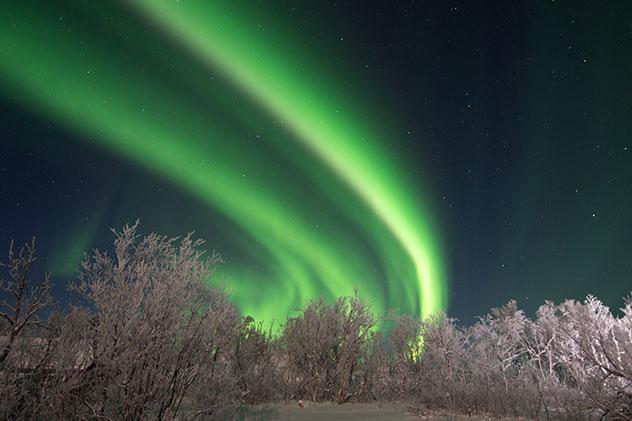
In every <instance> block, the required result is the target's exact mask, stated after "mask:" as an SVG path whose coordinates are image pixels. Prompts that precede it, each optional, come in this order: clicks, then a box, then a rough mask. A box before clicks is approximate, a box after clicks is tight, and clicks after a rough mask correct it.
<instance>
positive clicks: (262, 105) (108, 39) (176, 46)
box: [0, 0, 447, 321]
mask: <svg viewBox="0 0 632 421" xmlns="http://www.w3.org/2000/svg"><path fill="white" fill-rule="evenodd" d="M73 3H74V2H68V4H65V5H63V6H59V7H62V8H67V9H69V10H70V12H71V13H70V14H71V15H72V16H74V17H75V19H74V20H73V19H71V21H70V22H63V25H61V24H60V19H59V18H58V16H57V15H56V14H55V13H53V12H51V11H50V10H49V11H47V10H44V9H45V8H42V7H39V8H38V7H37V6H28V5H24V4H20V3H17V2H16V3H10V4H9V5H7V6H5V7H4V9H5V10H4V11H3V14H2V16H1V17H0V28H2V29H0V83H1V85H0V86H1V89H0V94H2V95H5V96H6V97H7V98H9V99H10V101H12V102H15V103H16V105H19V106H21V107H23V108H26V109H28V110H35V112H36V113H38V114H41V115H44V116H46V117H47V118H53V119H55V120H56V121H59V122H60V123H62V124H63V126H64V127H65V128H66V129H67V130H71V131H73V132H74V133H76V134H77V135H78V138H81V139H85V140H86V141H89V142H91V143H92V144H94V145H95V146H96V147H100V148H102V149H104V150H106V151H108V152H110V153H113V154H116V155H117V156H121V157H123V158H125V159H127V160H129V161H131V162H134V163H137V164H140V165H142V166H143V167H144V168H146V169H147V170H148V171H149V172H151V173H152V174H156V175H158V176H160V177H163V178H165V179H168V180H169V181H170V182H172V183H173V184H175V185H176V186H177V187H178V188H181V189H183V190H185V191H187V192H188V193H189V194H191V195H193V196H194V197H196V198H197V199H198V200H200V201H202V202H204V203H206V204H207V205H208V206H210V207H212V208H213V209H215V210H217V211H219V212H221V213H222V214H223V215H225V216H226V217H227V218H228V219H229V220H230V221H232V222H233V223H234V224H235V226H236V227H238V229H239V230H241V232H240V233H239V235H237V237H239V239H238V240H235V241H236V242H238V243H239V245H240V247H241V249H242V250H243V252H244V253H245V254H247V255H248V256H250V258H251V259H252V260H255V261H257V262H259V264H260V265H261V266H262V267H263V269H261V270H259V269H257V270H255V269H253V268H252V265H250V266H249V265H244V264H240V262H230V261H229V262H227V265H226V273H228V274H229V279H228V281H229V285H230V287H231V289H232V291H233V294H232V295H233V298H234V300H235V301H236V302H237V303H238V304H239V305H240V307H241V308H242V309H243V311H244V312H245V313H248V314H251V315H253V316H254V317H255V318H257V319H260V320H266V321H270V320H282V319H283V318H284V317H285V316H286V315H288V314H291V313H292V312H293V311H295V310H296V308H297V307H298V306H300V305H301V303H302V302H304V301H305V300H306V299H310V298H314V297H316V296H318V295H321V294H322V295H325V296H326V297H328V298H331V297H335V296H341V295H350V294H353V291H354V288H355V287H358V288H359V293H360V295H361V296H362V297H363V298H365V299H367V300H368V301H369V302H370V303H371V304H372V306H373V307H374V309H375V310H376V311H377V312H382V311H385V310H386V309H388V308H398V309H399V310H400V311H402V312H407V313H411V314H418V315H421V316H424V317H425V316H428V315H430V314H433V313H435V312H437V311H440V310H444V309H445V308H446V305H447V303H446V297H447V287H446V284H445V278H444V274H443V273H442V262H441V259H440V248H441V247H440V244H439V242H438V241H437V239H436V237H435V234H434V231H435V230H434V229H433V225H434V224H432V223H431V222H430V221H431V220H432V218H431V215H430V213H429V210H428V209H427V206H424V202H423V200H421V199H420V198H419V194H418V192H417V191H416V189H415V188H414V186H413V184H412V182H411V180H408V179H407V177H406V176H405V171H403V170H402V169H401V168H399V166H398V164H400V161H399V160H398V159H397V158H396V157H395V156H394V155H393V153H392V151H390V150H389V149H388V148H387V147H386V145H385V144H384V142H383V141H380V140H379V139H380V136H379V135H376V132H377V130H371V128H370V127H371V125H370V124H369V123H368V122H367V116H370V115H371V113H370V112H369V111H370V110H365V109H363V107H361V106H359V102H357V101H356V102H353V101H351V100H349V98H348V97H347V96H345V95H340V94H337V91H336V89H333V87H332V85H331V84H332V81H331V80H329V79H326V78H322V77H317V76H312V75H311V74H308V73H306V72H305V66H308V67H309V66H311V63H316V64H317V63H318V62H317V61H314V60H315V58H314V57H309V56H307V55H306V54H305V53H299V48H297V47H296V46H292V45H290V44H288V42H287V40H286V39H282V38H281V37H279V36H278V35H277V36H276V38H275V31H274V30H268V31H266V32H265V33H261V31H257V29H256V28H257V25H256V22H254V21H253V20H252V19H249V18H248V16H247V12H244V11H243V9H245V8H247V7H246V5H247V4H248V3H247V2H245V3H243V4H241V6H242V7H241V8H240V7H236V6H235V2H226V3H225V4H224V2H221V1H218V2H190V3H186V4H185V2H176V1H157V0H141V1H137V2H130V3H129V4H128V3H125V4H124V5H122V4H117V5H101V4H99V5H97V6H95V5H82V6H79V5H78V4H77V5H74V6H73ZM131 5H133V6H131ZM229 5H230V6H229ZM73 7H74V8H73ZM228 11H230V13H228ZM108 13H111V14H112V15H113V16H114V17H115V19H110V20H108V19H105V18H104V16H106V17H107V16H109V15H108ZM104 22H109V23H107V24H104ZM137 27H141V28H144V29H145V30H142V31H141V30H135V29H133V28H137ZM146 29H149V30H146ZM43 31H45V32H43ZM133 31H136V32H133ZM122 32H132V33H133V35H134V36H129V35H128V38H129V39H131V40H132V41H129V40H127V41H124V40H123V39H122V37H118V36H117V34H119V33H122ZM43 33H45V36H43V35H42V34H43ZM104 33H105V34H106V35H105V36H104V35H103V34H104ZM277 33H278V31H277ZM104 38H105V40H104ZM156 45H164V46H165V47H163V48H157V47H156ZM157 49H158V53H156V50H157ZM182 51H184V52H182ZM316 59H317V57H316ZM174 62H176V63H178V65H177V66H173V63H174ZM306 63H310V64H309V65H307V64H306ZM148 64H151V65H149V66H148ZM209 75H215V76H212V77H210V76H209ZM244 104H245V105H244ZM253 133H256V134H257V135H256V136H254V137H253V136H252V134H253ZM245 139H247V141H246V140H245ZM253 139H254V140H253ZM244 142H245V143H247V146H244V147H240V146H239V145H240V144H243V143H244ZM400 165H401V164H400ZM305 174H307V176H305ZM306 197H307V198H308V199H306ZM315 203H317V204H320V206H315V205H314V204H315ZM323 203H327V206H323V205H322V204H323ZM350 226H353V227H354V230H352V229H351V228H350ZM358 231H360V232H361V233H362V234H361V235H359V234H358ZM230 235H232V236H235V235H236V234H235V232H234V231H229V232H227V236H230ZM82 242H83V243H85V240H83V241H82ZM382 278H386V281H385V280H384V279H382ZM264 291H265V292H264ZM264 294H265V299H262V297H263V296H264Z"/></svg>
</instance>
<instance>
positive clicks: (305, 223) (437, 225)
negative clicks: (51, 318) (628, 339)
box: [0, 0, 632, 323]
mask: <svg viewBox="0 0 632 421" xmlns="http://www.w3.org/2000/svg"><path fill="white" fill-rule="evenodd" d="M38 3H39V4H38ZM57 3H59V4H57ZM303 3H304V4H303ZM308 3H309V4H308ZM631 136H632V5H630V4H629V2H626V1H621V2H617V1H612V2H595V1H532V2H527V1H515V2H513V1H507V2H454V1H412V2H411V1H407V2H404V1H401V2H385V1H381V2H377V1H375V2H372V1H348V2H342V1H341V2H325V1H322V2H321V1H317V2H298V3H297V2H288V1H271V0H266V1H253V0H251V1H234V0H232V1H224V0H221V1H213V2H196V1H192V0H180V1H175V0H169V1H167V0H165V1H157V0H138V1H135V2H112V3H109V2H82V1H76V0H71V1H65V2H49V1H46V2H3V3H2V4H1V5H0V216H1V218H0V252H1V253H2V254H3V255H4V254H5V253H6V249H7V245H8V242H9V240H10V239H12V238H15V239H16V241H17V242H20V243H23V242H26V241H28V240H29V239H30V238H31V236H33V235H35V236H36V237H37V239H38V244H39V252H40V253H39V254H40V257H41V259H40V264H41V266H42V269H43V270H46V271H50V272H52V275H53V279H54V280H55V290H56V294H57V297H58V299H59V300H60V301H62V302H65V301H67V298H68V297H67V295H65V293H64V292H63V291H64V286H65V284H66V283H67V282H68V281H69V280H71V279H72V278H73V276H74V275H75V273H76V270H77V268H78V266H79V262H80V260H81V258H82V255H83V253H84V252H85V251H89V250H91V249H92V248H94V247H99V248H107V247H108V244H110V243H111V241H112V239H113V235H112V234H111V232H110V231H109V229H110V228H120V227H122V226H123V225H124V224H125V223H126V222H133V221H135V220H136V219H138V218H140V220H141V231H142V232H150V231H155V232H159V233H163V234H167V235H180V234H184V233H187V232H189V231H192V230H195V232H196V235H197V236H199V237H202V238H204V239H206V240H207V244H206V247H207V248H208V249H209V250H216V251H218V252H219V253H220V254H221V255H222V257H223V259H224V261H225V263H224V264H223V265H222V267H221V268H220V270H219V271H218V272H217V274H216V276H215V278H214V280H213V282H218V283H222V284H225V285H226V286H227V287H228V289H229V290H230V291H231V296H232V299H233V300H234V301H235V302H237V303H238V304H239V305H240V307H241V308H242V310H243V312H244V313H245V314H251V315H253V316H255V317H256V318H258V319H264V320H266V321H269V320H272V319H275V320H282V318H283V317H284V316H285V315H287V314H291V313H293V312H294V311H296V309H297V308H298V307H299V306H300V305H301V304H302V303H303V302H304V301H305V300H306V299H309V298H314V297H317V296H318V295H321V294H322V295H324V296H325V297H328V298H332V297H335V296H340V295H349V294H353V291H354V288H356V287H357V288H358V289H359V294H360V295H361V296H362V297H364V298H366V299H367V300H368V301H369V302H370V303H371V304H372V305H373V307H374V308H375V309H376V310H377V311H379V312H382V311H384V310H386V309H398V310H399V311H401V312H406V313H411V314H417V315H424V316H425V315H428V314H431V313H433V312H436V311H439V310H447V311H448V313H449V314H450V315H452V316H454V317H457V318H459V319H460V320H462V321H464V322H466V323H470V322H471V321H473V320H474V319H473V318H474V317H475V316H478V315H481V314H484V313H486V312H487V311H488V310H489V308H491V307H494V306H498V305H501V304H502V303H503V302H505V301H507V300H509V299H512V298H514V299H516V300H517V301H518V303H519V305H520V306H522V307H523V308H524V309H526V310H527V311H528V312H533V311H534V310H535V309H536V308H537V306H538V305H540V304H542V303H543V301H544V300H546V299H550V300H554V301H560V300H562V299H564V298H577V299H581V298H583V297H585V296H586V294H594V295H596V296H598V297H600V298H601V299H603V300H604V302H605V303H606V304H608V305H611V306H613V307H618V306H620V305H621V304H622V297H624V296H625V295H627V294H628V293H629V292H630V291H631V290H632V256H630V252H631V251H632V137H631Z"/></svg>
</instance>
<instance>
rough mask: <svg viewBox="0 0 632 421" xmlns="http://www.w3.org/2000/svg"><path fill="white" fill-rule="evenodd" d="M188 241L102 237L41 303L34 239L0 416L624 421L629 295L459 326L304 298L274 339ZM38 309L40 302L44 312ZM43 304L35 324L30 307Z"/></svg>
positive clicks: (13, 286)
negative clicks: (388, 403) (615, 309)
mask: <svg viewBox="0 0 632 421" xmlns="http://www.w3.org/2000/svg"><path fill="white" fill-rule="evenodd" d="M201 246H202V242H200V241H195V240H193V239H192V237H191V236H186V237H184V238H181V239H170V238H167V237H163V236H159V235H156V234H151V235H148V236H145V237H141V236H139V235H137V226H136V225H134V226H128V227H125V228H124V229H123V230H122V231H121V232H119V233H116V238H115V241H114V254H113V255H112V256H109V255H108V254H107V253H104V252H99V251H96V252H94V253H93V254H92V255H91V256H89V257H88V258H86V260H85V261H84V262H83V264H82V268H81V270H80V273H79V275H78V279H77V281H76V283H74V284H73V285H71V286H70V289H71V290H72V292H73V294H74V295H73V296H74V297H75V298H74V299H73V306H72V307H71V308H70V309H65V310H64V311H61V310H59V309H57V310H55V308H54V304H53V300H52V298H51V296H50V282H49V279H48V277H45V278H44V279H43V280H41V281H40V282H33V280H32V279H30V269H31V266H32V264H33V263H34V261H35V249H34V245H30V246H27V247H25V248H23V249H22V250H21V251H19V252H16V253H14V252H13V248H12V247H11V250H10V253H9V258H8V261H7V262H6V263H5V264H4V266H5V268H6V269H7V274H8V277H7V278H6V279H4V280H3V281H2V283H1V284H0V287H1V291H0V299H1V301H0V319H1V320H2V324H1V325H0V326H1V327H0V329H1V330H0V335H1V337H0V418H1V419H91V420H92V419H110V420H114V419H116V420H118V419H126V420H127V419H143V420H145V419H169V418H170V419H174V418H177V419H229V418H231V417H235V416H237V415H238V414H242V415H243V412H240V411H239V408H243V407H244V406H245V405H253V404H260V403H269V402H274V401H279V400H312V401H334V402H337V403H345V402H348V401H370V400H405V401H408V402H410V409H411V410H412V411H415V412H417V413H420V414H423V413H432V412H435V411H440V412H446V411H447V412H450V413H462V414H473V413H486V414H489V415H493V416H526V417H530V418H536V419H573V420H579V419H597V418H604V419H617V420H630V419H632V303H631V302H630V300H626V302H625V307H624V308H623V309H622V313H621V315H620V316H615V315H613V314H612V313H611V312H610V310H609V309H608V308H607V307H606V306H604V305H603V304H602V303H601V302H599V301H598V300H597V299H595V298H593V297H588V298H587V299H586V300H585V301H584V302H583V303H580V302H577V301H573V300H567V301H565V302H563V303H562V304H559V305H556V304H553V303H549V302H547V303H545V304H544V305H542V306H541V307H540V309H539V310H538V312H537V315H536V318H535V320H530V319H529V318H527V317H526V316H525V314H524V313H523V312H522V311H521V310H519V309H518V308H517V306H516V303H515V302H513V301H511V302H509V303H507V304H506V305H505V306H503V307H500V308H498V309H493V310H492V311H491V313H490V314H488V315H486V316H484V317H482V318H480V319H479V321H478V322H477V323H476V324H475V325H473V326H471V327H461V326H458V325H457V324H456V323H455V321H454V320H453V319H450V318H448V317H447V316H445V315H437V316H436V317H433V318H431V319H428V320H424V321H421V320H418V319H415V318H412V317H410V316H396V317H395V316H394V317H389V318H388V319H389V320H388V321H387V322H388V323H390V324H391V325H392V328H391V329H390V333H389V334H388V335H382V334H381V333H380V332H379V331H378V330H377V329H376V326H377V324H378V319H377V318H376V316H375V315H374V314H373V313H372V311H371V309H370V307H369V306H368V305H367V304H366V303H365V302H363V301H362V300H361V299H359V298H357V297H345V298H340V299H338V300H337V301H335V302H333V303H330V302H326V301H324V300H322V299H319V300H315V301H311V302H308V303H307V304H306V305H305V307H304V308H303V309H302V311H301V312H300V314H299V315H298V316H297V317H292V318H288V320H287V321H286V322H285V324H284V325H283V326H282V327H281V329H280V333H279V334H278V335H273V334H272V333H271V332H270V331H267V330H265V329H264V328H263V325H262V324H261V323H260V322H256V321H254V320H252V318H250V317H246V318H243V317H242V316H241V315H240V313H239V312H238V310H237V308H236V307H235V306H234V305H233V304H231V303H230V302H229V300H228V297H227V294H226V293H225V292H224V291H223V290H221V289H218V288H212V287H208V286H207V284H206V282H205V280H206V279H207V278H208V277H209V276H211V275H212V272H213V269H214V268H215V266H216V265H217V264H218V263H219V261H220V260H219V257H218V256H216V255H211V256H207V255H205V254H204V252H203V251H202V249H201ZM51 309H52V311H51ZM44 313H46V314H49V316H48V317H47V320H42V318H41V315H42V314H44Z"/></svg>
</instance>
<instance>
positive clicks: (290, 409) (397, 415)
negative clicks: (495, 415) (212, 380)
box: [256, 402, 525, 421]
mask: <svg viewBox="0 0 632 421" xmlns="http://www.w3.org/2000/svg"><path fill="white" fill-rule="evenodd" d="M256 419H260V420H279V421H316V420H331V421H364V420H366V421H401V420H404V421H413V420H414V421H421V420H427V421H442V420H446V421H447V420H450V421H465V420H467V421H484V420H489V419H491V418H487V417H481V416H472V417H467V416H456V415H450V414H437V415H433V416H425V417H420V416H416V415H413V414H411V413H409V412H407V406H406V404H405V403H401V402H399V403H392V402H383V403H371V404H364V403H348V404H345V405H337V404H332V403H312V402H306V403H305V404H304V406H303V407H302V408H301V407H300V406H299V405H298V404H297V403H296V402H293V403H290V404H277V405H272V406H266V407H265V408H262V411H261V412H260V413H259V416H257V417H256ZM503 420H504V421H519V420H522V421H524V420H525V419H519V418H503Z"/></svg>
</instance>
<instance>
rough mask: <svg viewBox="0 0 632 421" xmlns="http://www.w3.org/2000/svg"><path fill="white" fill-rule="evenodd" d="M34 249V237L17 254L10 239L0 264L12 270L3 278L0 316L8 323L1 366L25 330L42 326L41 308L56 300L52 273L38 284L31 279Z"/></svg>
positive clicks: (3, 342)
mask: <svg viewBox="0 0 632 421" xmlns="http://www.w3.org/2000/svg"><path fill="white" fill-rule="evenodd" d="M35 251H36V249H35V239H33V240H32V241H31V244H27V245H25V246H24V247H22V248H21V249H20V251H19V252H18V254H17V255H16V254H15V253H14V251H13V241H11V243H10V245H9V257H8V261H7V262H6V263H0V265H1V266H3V267H5V268H7V271H8V273H9V279H0V318H1V319H3V320H4V321H5V322H6V323H7V324H8V335H7V336H6V338H4V340H3V341H2V343H0V366H1V365H2V364H3V362H4V361H5V360H6V359H7V357H8V356H9V353H10V352H11V348H12V346H13V345H14V343H15V341H16V340H17V339H18V338H19V337H20V335H21V334H22V333H23V331H24V330H25V329H28V328H29V327H34V326H37V325H40V319H39V316H40V313H41V311H42V310H44V309H46V308H47V307H49V306H50V305H52V303H53V299H52V297H51V295H50V280H49V275H48V274H45V275H44V278H43V279H42V281H41V282H39V284H34V283H33V281H32V280H31V279H30V270H31V265H32V264H33V263H34V262H35Z"/></svg>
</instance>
